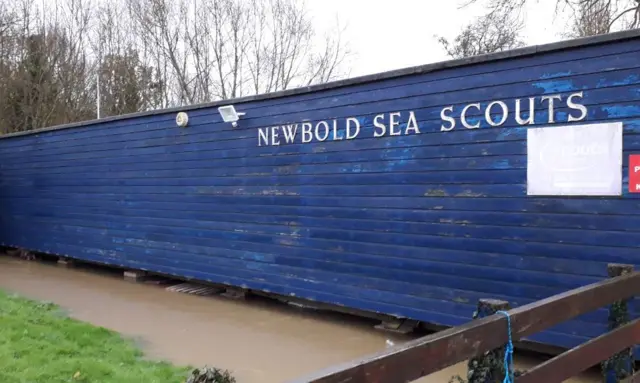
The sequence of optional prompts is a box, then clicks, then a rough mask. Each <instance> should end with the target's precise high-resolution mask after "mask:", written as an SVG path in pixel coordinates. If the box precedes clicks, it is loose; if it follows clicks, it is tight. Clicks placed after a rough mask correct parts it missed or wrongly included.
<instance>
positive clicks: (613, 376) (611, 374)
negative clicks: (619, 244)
mask: <svg viewBox="0 0 640 383" xmlns="http://www.w3.org/2000/svg"><path fill="white" fill-rule="evenodd" d="M632 272H633V265H621V264H615V263H610V264H608V265H607V273H608V274H609V278H615V277H619V276H621V275H625V274H629V273H632ZM629 320H630V318H629V308H628V300H620V301H615V302H613V303H612V304H611V305H610V306H609V331H611V330H614V329H616V328H618V327H620V326H622V325H624V324H626V323H628V322H629ZM601 368H602V374H603V378H604V382H605V383H619V382H620V381H621V380H622V379H625V378H628V377H630V376H631V375H633V372H634V357H633V347H630V348H628V349H625V350H622V351H620V352H619V353H617V354H615V355H613V356H612V357H611V358H609V359H607V360H605V361H603V362H602V364H601Z"/></svg>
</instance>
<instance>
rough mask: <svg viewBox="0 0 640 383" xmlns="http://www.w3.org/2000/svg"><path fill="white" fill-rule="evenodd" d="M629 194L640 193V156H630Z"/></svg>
mask: <svg viewBox="0 0 640 383" xmlns="http://www.w3.org/2000/svg"><path fill="white" fill-rule="evenodd" d="M629 193H640V154H632V155H630V156H629Z"/></svg>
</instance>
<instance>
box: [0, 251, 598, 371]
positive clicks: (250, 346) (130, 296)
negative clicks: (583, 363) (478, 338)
mask: <svg viewBox="0 0 640 383" xmlns="http://www.w3.org/2000/svg"><path fill="white" fill-rule="evenodd" d="M0 288H2V289H5V290H8V291H13V292H16V293H19V294H21V295H24V296H27V297H30V298H35V299H40V300H47V301H51V302H54V303H56V304H58V305H60V306H62V307H63V308H65V309H66V310H68V312H69V314H70V315H71V316H73V317H74V318H77V319H80V320H84V321H87V322H91V323H93V324H96V325H100V326H104V327H107V328H110V329H113V330H115V331H118V332H120V333H122V334H124V335H126V336H129V337H133V338H135V339H136V340H138V341H139V343H140V345H141V346H142V347H143V348H144V350H145V351H146V353H147V355H149V357H153V358H158V359H165V360H169V361H171V362H174V363H180V364H191V365H195V366H202V365H211V366H216V367H221V368H226V369H229V370H232V371H233V373H234V375H235V376H236V377H237V378H238V382H239V383H270V382H273V383H278V382H283V381H286V380H287V379H291V378H295V377H297V376H300V375H303V374H306V373H309V372H311V371H314V370H316V369H320V368H324V367H327V366H329V365H332V364H335V363H341V362H345V361H348V360H350V359H353V358H357V357H359V356H362V355H365V354H368V353H371V352H376V351H378V350H381V349H383V348H384V347H385V344H386V341H387V339H390V340H392V341H394V342H402V341H403V340H406V339H407V338H402V337H393V336H391V335H388V334H385V333H381V332H378V331H375V330H374V329H373V328H372V327H371V324H370V323H366V322H364V321H361V320H357V319H354V318H348V317H345V316H339V315H328V314H317V313H309V312H302V311H299V310H296V309H294V308H292V307H287V306H283V305H277V304H273V303H270V302H264V301H252V302H241V301H240V302H238V301H230V300H227V299H225V298H220V297H198V296H193V295H186V294H180V293H174V292H169V291H166V290H165V289H163V288H160V287H158V286H151V285H144V284H134V283H128V282H125V281H123V280H122V277H121V274H116V275H112V274H104V273H103V274H98V273H96V272H93V271H91V272H89V271H86V270H75V269H64V268H60V267H56V266H54V265H46V264H40V263H36V262H26V261H18V260H15V259H12V258H8V257H0ZM516 359H518V358H517V356H516ZM520 361H521V362H523V363H521V365H522V364H524V365H525V366H527V365H532V364H534V363H537V362H539V361H535V360H531V359H530V358H528V359H522V358H521V359H520ZM465 372H466V371H465V366H464V364H461V365H458V366H453V367H451V368H449V369H447V370H444V371H441V372H439V373H438V374H434V375H431V376H429V377H425V378H423V379H421V380H420V381H419V382H420V383H427V382H438V383H443V382H444V383H446V382H447V381H448V380H449V378H450V377H451V376H452V375H455V374H460V375H462V376H464V374H465ZM571 382H583V383H586V382H594V383H595V382H598V379H597V376H593V375H591V376H588V377H585V378H583V379H580V380H572V381H571Z"/></svg>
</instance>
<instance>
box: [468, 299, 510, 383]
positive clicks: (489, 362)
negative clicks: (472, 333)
mask: <svg viewBox="0 0 640 383" xmlns="http://www.w3.org/2000/svg"><path fill="white" fill-rule="evenodd" d="M506 310H509V302H505V301H501V300H498V299H480V300H479V301H478V306H477V309H476V311H475V312H474V313H473V319H474V320H477V319H481V318H486V317H488V316H491V315H493V314H495V313H496V312H498V311H506ZM504 353H505V347H499V348H496V349H493V350H489V351H487V352H485V353H482V354H481V355H477V356H476V357H474V358H471V359H470V360H469V362H468V363H467V379H468V381H469V383H493V382H497V381H502V379H504V376H505V371H504V368H503V364H502V363H503V359H504Z"/></svg>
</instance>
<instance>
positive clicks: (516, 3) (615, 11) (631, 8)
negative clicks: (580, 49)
mask: <svg viewBox="0 0 640 383" xmlns="http://www.w3.org/2000/svg"><path fill="white" fill-rule="evenodd" d="M486 1H487V0H467V4H473V3H479V2H486ZM537 1H539V0H488V8H489V10H490V13H495V12H497V13H515V12H520V11H522V9H523V7H524V6H525V5H527V4H530V3H536V2H537ZM601 3H603V1H602V0H556V12H557V11H558V10H559V9H560V8H562V7H563V6H567V7H569V9H570V10H571V11H572V13H573V16H574V18H575V17H579V15H580V14H581V12H580V10H583V11H584V10H590V9H592V8H593V9H597V8H598V7H602V5H603V4H601ZM604 3H605V4H606V7H607V8H609V9H610V10H611V15H612V17H611V19H610V20H609V25H608V28H606V30H607V31H613V30H625V29H633V28H638V27H640V0H604ZM601 30H603V29H601Z"/></svg>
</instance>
